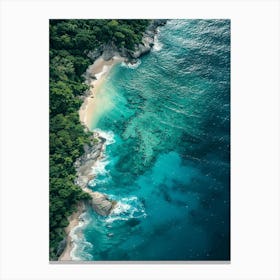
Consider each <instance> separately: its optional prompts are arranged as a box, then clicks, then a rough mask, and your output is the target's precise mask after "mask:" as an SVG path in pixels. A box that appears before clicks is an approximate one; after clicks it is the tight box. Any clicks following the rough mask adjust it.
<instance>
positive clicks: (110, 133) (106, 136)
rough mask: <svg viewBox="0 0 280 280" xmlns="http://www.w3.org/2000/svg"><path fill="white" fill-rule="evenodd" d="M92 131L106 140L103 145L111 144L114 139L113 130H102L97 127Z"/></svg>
mask: <svg viewBox="0 0 280 280" xmlns="http://www.w3.org/2000/svg"><path fill="white" fill-rule="evenodd" d="M93 132H95V133H97V134H98V135H99V136H100V137H102V138H104V139H105V140H106V142H105V145H106V146H107V145H112V144H114V143H115V142H116V141H115V134H114V132H113V131H104V130H101V129H99V128H96V129H94V130H93Z"/></svg>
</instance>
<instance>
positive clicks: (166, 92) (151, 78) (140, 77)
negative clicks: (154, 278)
mask: <svg viewBox="0 0 280 280" xmlns="http://www.w3.org/2000/svg"><path fill="white" fill-rule="evenodd" d="M98 95H99V96H102V98H104V100H107V101H106V102H107V103H106V104H107V105H106V106H104V110H103V111H102V110H101V111H102V112H101V114H99V115H98V116H97V115H95V116H93V118H94V122H93V123H94V125H93V127H92V129H98V130H99V131H102V133H103V135H104V136H105V137H106V138H107V139H108V142H107V144H108V145H107V147H106V153H105V158H104V159H103V160H102V161H101V162H99V163H98V164H97V166H96V167H95V169H94V172H96V173H98V175H97V177H96V178H95V179H94V180H93V181H92V182H91V187H92V188H93V189H94V190H97V191H100V192H103V193H106V194H108V195H109V196H110V197H112V198H114V199H116V200H118V201H120V204H119V207H118V208H117V209H116V210H115V211H114V213H112V214H111V215H110V216H109V217H105V218H104V217H100V216H98V215H97V214H95V213H94V212H93V211H91V212H87V213H86V214H85V215H84V218H85V220H86V223H85V224H84V225H83V226H82V227H80V228H79V229H77V231H81V232H82V234H83V238H80V237H79V239H77V240H78V241H76V248H75V250H74V251H73V255H74V256H75V257H76V258H77V259H82V260H229V259H230V213H229V211H230V21H228V20H170V21H168V23H167V24H166V25H165V26H163V27H161V28H160V32H159V35H158V38H157V42H156V45H155V49H154V50H153V51H152V52H151V53H149V54H148V55H146V56H144V57H142V58H141V60H140V61H139V62H138V64H137V67H134V68H131V67H127V66H125V65H124V64H122V65H117V66H115V67H114V69H113V70H112V72H111V73H110V75H109V77H108V79H107V81H106V83H105V84H104V86H103V87H102V90H101V91H100V92H99V94H98ZM108 102H109V103H108ZM108 104H109V106H108Z"/></svg>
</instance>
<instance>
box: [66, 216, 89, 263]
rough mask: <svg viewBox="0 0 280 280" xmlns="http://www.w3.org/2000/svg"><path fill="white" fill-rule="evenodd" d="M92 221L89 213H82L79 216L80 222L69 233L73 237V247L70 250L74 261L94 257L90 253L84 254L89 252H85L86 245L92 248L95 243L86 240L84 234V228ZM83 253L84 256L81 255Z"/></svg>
mask: <svg viewBox="0 0 280 280" xmlns="http://www.w3.org/2000/svg"><path fill="white" fill-rule="evenodd" d="M89 222H90V217H89V215H88V214H87V213H86V212H85V213H82V214H81V215H80V217H79V224H78V225H77V226H76V227H74V228H73V229H72V230H71V231H70V233H69V235H70V237H71V240H72V242H73V248H72V250H71V252H70V256H71V259H72V260H74V261H79V260H81V259H82V260H85V259H92V256H91V255H90V254H88V256H84V254H87V253H85V252H84V249H85V248H86V247H88V248H92V247H93V245H92V244H91V243H89V242H87V241H86V240H85V237H84V235H83V234H82V232H83V229H84V228H85V227H86V226H87V225H88V224H89ZM81 253H83V257H82V258H81V257H80V254H81Z"/></svg>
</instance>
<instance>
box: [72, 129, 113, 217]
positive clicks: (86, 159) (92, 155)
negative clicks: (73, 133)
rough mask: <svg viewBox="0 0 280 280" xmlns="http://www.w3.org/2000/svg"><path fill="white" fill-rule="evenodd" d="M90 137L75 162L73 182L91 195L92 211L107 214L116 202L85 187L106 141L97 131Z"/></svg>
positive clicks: (91, 176) (90, 178) (92, 175)
mask: <svg viewBox="0 0 280 280" xmlns="http://www.w3.org/2000/svg"><path fill="white" fill-rule="evenodd" d="M92 138H93V141H92V143H91V144H90V145H85V146H84V150H85V153H84V154H83V156H81V157H80V158H78V159H77V160H76V162H75V168H76V170H77V178H76V181H75V183H76V184H77V185H79V186H80V187H81V188H82V189H83V190H84V191H85V192H87V193H88V194H89V195H90V196H91V200H90V202H89V204H90V205H91V207H92V208H93V209H94V211H95V212H96V213H98V214H99V215H102V216H107V215H109V214H110V212H111V211H112V210H113V209H114V207H115V205H116V204H117V202H116V201H114V200H112V199H110V198H109V197H108V196H107V195H105V194H102V193H99V192H93V191H91V190H90V189H89V188H87V186H88V183H89V181H90V180H92V179H93V178H94V175H95V174H92V167H93V166H94V164H95V163H96V161H97V160H98V159H100V158H101V157H102V152H103V150H104V144H105V141H106V139H104V138H102V137H101V136H100V135H98V133H94V134H93V137H92Z"/></svg>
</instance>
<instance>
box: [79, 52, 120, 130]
mask: <svg viewBox="0 0 280 280" xmlns="http://www.w3.org/2000/svg"><path fill="white" fill-rule="evenodd" d="M123 61H125V60H124V58H122V57H120V56H113V57H112V58H111V59H110V60H108V61H107V60H104V58H103V57H102V56H100V57H99V58H97V59H96V60H95V61H94V63H93V64H92V65H90V66H89V67H88V69H87V71H86V74H85V75H86V83H87V84H88V85H89V86H90V89H89V91H88V94H87V96H86V97H85V99H84V102H83V104H82V106H81V107H80V109H79V117H80V121H81V123H82V124H84V125H85V126H86V127H87V128H88V129H89V131H91V121H92V120H91V119H92V116H93V113H94V110H95V105H96V104H95V103H96V102H95V101H96V98H95V97H96V94H98V91H99V89H100V88H101V86H102V84H103V82H104V81H105V79H106V77H107V76H108V74H109V73H110V70H111V69H112V68H113V67H114V66H115V65H116V64H118V63H120V62H123Z"/></svg>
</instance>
